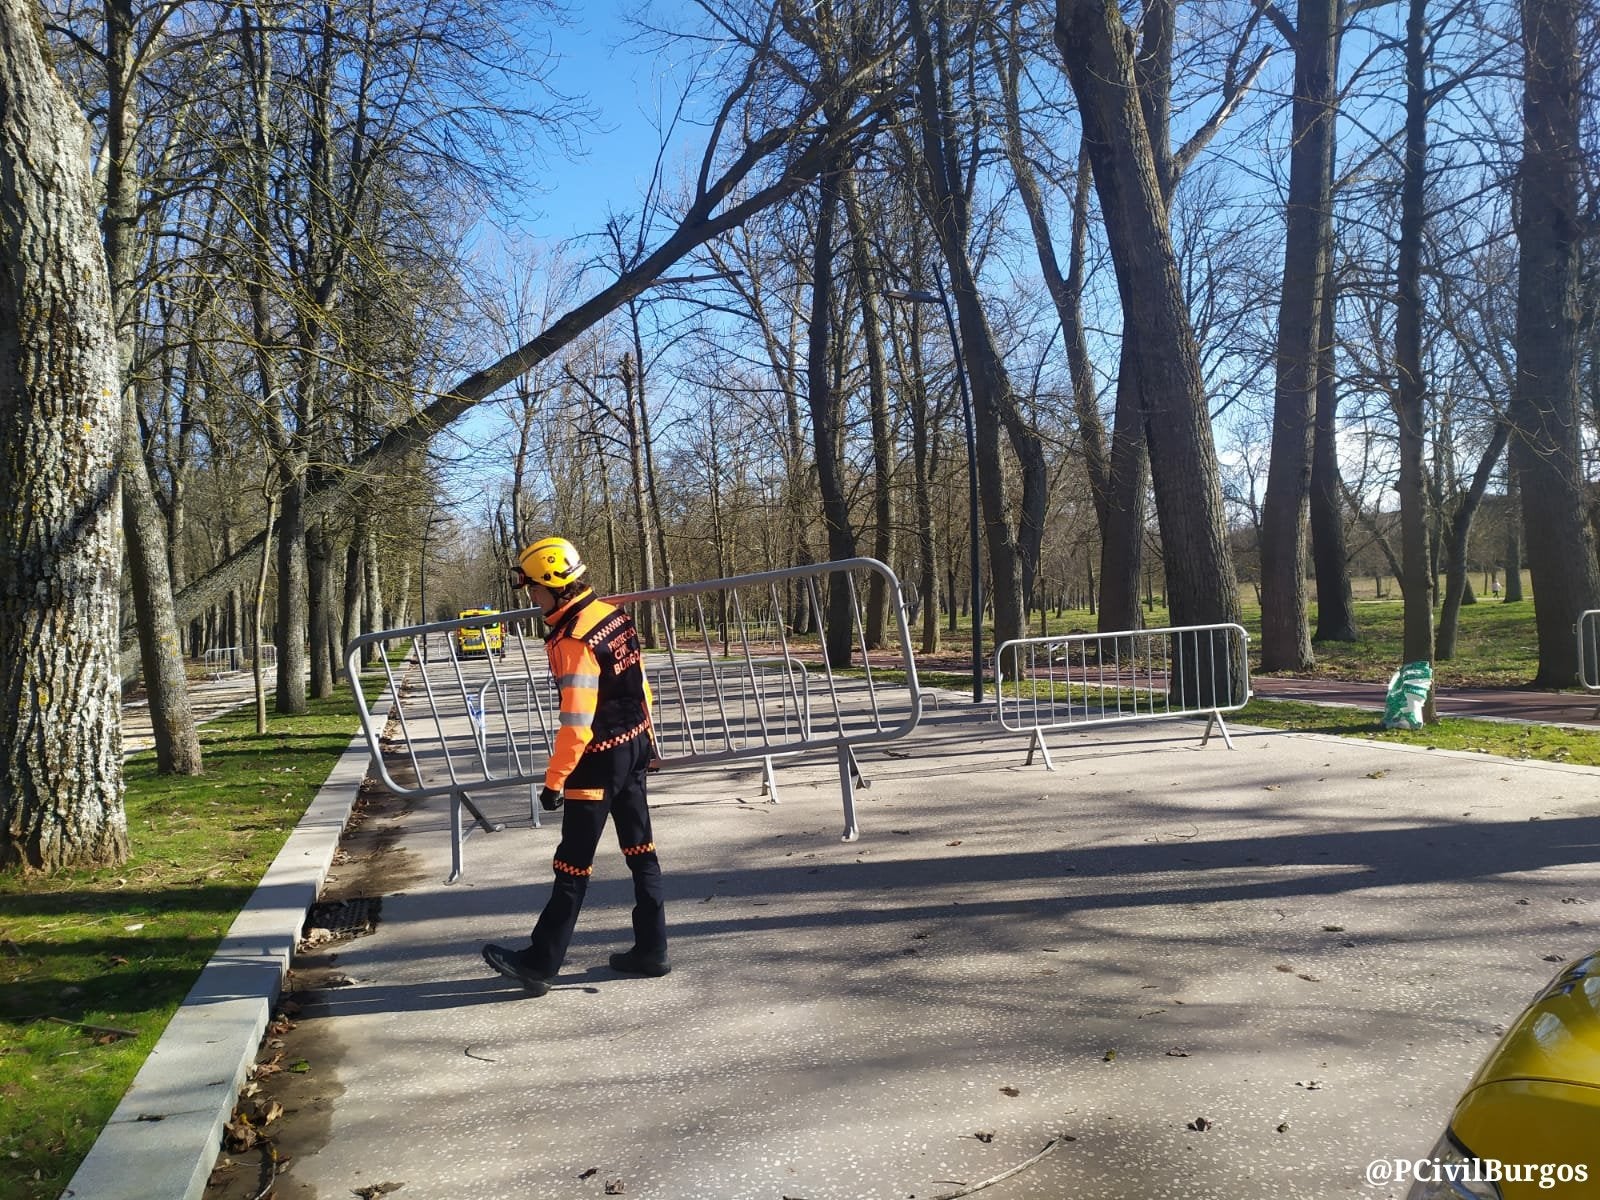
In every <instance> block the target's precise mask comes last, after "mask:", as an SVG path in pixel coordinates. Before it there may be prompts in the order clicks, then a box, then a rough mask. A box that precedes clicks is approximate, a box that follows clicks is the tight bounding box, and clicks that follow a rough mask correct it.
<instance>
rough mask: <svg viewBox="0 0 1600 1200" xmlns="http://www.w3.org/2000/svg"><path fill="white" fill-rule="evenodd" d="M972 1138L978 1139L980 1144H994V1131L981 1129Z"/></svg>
mask: <svg viewBox="0 0 1600 1200" xmlns="http://www.w3.org/2000/svg"><path fill="white" fill-rule="evenodd" d="M972 1136H973V1137H975V1138H977V1139H978V1140H979V1141H980V1142H984V1143H988V1142H992V1141H994V1130H992V1129H980V1130H978V1131H977V1132H975V1133H974V1134H973V1135H972Z"/></svg>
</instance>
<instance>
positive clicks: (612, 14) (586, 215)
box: [529, 0, 659, 241]
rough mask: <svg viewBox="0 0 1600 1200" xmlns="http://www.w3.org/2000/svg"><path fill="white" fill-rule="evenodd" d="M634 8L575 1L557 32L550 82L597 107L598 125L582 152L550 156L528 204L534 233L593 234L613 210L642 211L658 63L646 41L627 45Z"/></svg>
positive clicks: (557, 237)
mask: <svg viewBox="0 0 1600 1200" xmlns="http://www.w3.org/2000/svg"><path fill="white" fill-rule="evenodd" d="M634 7H637V3H636V0H634V3H624V2H623V0H593V2H592V3H587V4H583V3H580V4H574V5H573V9H572V19H571V23H570V26H569V27H567V28H564V29H563V28H558V29H555V30H554V31H553V49H554V51H555V53H556V54H557V55H558V56H559V58H560V60H561V61H560V63H559V65H558V66H557V67H556V69H555V72H554V74H553V77H552V80H551V82H552V85H553V86H554V87H555V88H556V90H558V91H559V92H561V93H563V94H565V95H568V96H571V97H573V98H575V99H579V100H581V102H583V103H585V104H586V105H587V106H588V107H589V108H591V109H593V110H594V111H595V112H596V114H597V124H598V128H597V129H596V130H595V131H593V132H590V133H588V134H586V135H585V137H584V139H583V141H584V150H585V153H584V154H583V155H582V156H581V157H576V158H573V159H570V160H569V159H565V158H562V157H560V156H559V154H556V153H552V154H551V155H550V158H549V161H548V162H547V164H546V166H545V168H544V170H543V173H542V177H541V181H540V183H541V194H540V195H539V196H537V197H535V198H534V199H533V200H532V201H531V202H530V204H529V208H530V213H529V217H530V224H531V229H530V232H531V233H533V234H534V235H536V236H537V237H539V238H547V239H550V240H552V241H561V240H564V239H566V238H569V237H572V236H574V235H577V234H585V233H592V232H594V231H595V230H597V229H599V228H601V227H602V226H603V224H604V222H605V219H606V216H607V214H608V212H609V211H611V210H613V209H614V210H617V211H628V210H631V209H633V208H636V207H637V205H638V201H639V198H640V196H642V195H643V192H644V188H645V186H646V184H647V183H648V182H649V178H650V171H651V168H652V166H653V164H654V162H655V155H656V144H657V140H656V130H655V128H654V126H653V123H652V114H653V113H654V111H655V109H656V107H657V91H658V86H659V85H658V83H657V81H656V80H655V78H654V77H655V75H656V73H657V69H658V64H657V59H656V56H654V55H650V54H647V53H645V52H644V50H643V49H642V48H641V47H640V46H638V45H636V44H622V43H623V42H624V40H625V39H626V38H627V37H628V35H629V33H630V32H631V29H630V27H629V25H628V24H627V23H626V21H625V20H624V18H623V15H622V14H623V12H624V11H625V10H626V9H630V8H634ZM544 31H548V27H547V26H545V27H543V28H542V30H541V32H544Z"/></svg>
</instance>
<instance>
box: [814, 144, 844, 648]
mask: <svg viewBox="0 0 1600 1200" xmlns="http://www.w3.org/2000/svg"><path fill="white" fill-rule="evenodd" d="M839 183H840V168H838V167H837V166H835V167H830V168H829V169H827V170H825V171H824V172H823V173H822V178H821V180H820V186H819V188H818V191H819V193H820V198H819V200H818V205H817V234H816V239H817V240H816V244H815V246H814V247H813V251H812V255H811V326H810V332H809V340H808V343H807V352H806V377H807V383H806V399H807V402H808V404H809V405H810V409H811V434H812V439H813V443H814V446H815V449H816V456H817V489H818V490H819V491H820V492H821V493H822V521H823V524H824V526H826V528H827V531H828V557H829V558H830V559H832V560H833V561H835V562H837V561H839V560H840V559H846V558H854V557H855V555H856V535H855V530H854V529H852V528H851V525H850V506H849V502H848V501H847V500H846V498H845V491H844V479H843V471H842V467H841V464H840V461H839V454H840V443H841V438H842V435H843V429H842V425H843V422H842V419H841V418H842V415H843V414H842V412H841V408H842V407H843V398H842V397H841V396H840V395H839V394H838V392H837V390H836V389H835V388H834V386H833V374H832V370H831V366H832V361H833V251H834V246H833V223H834V213H835V211H836V210H837V208H838V205H839ZM826 603H827V606H828V612H827V622H826V628H825V630H824V635H823V636H824V644H825V646H826V649H827V655H828V663H829V665H831V666H833V667H848V666H849V665H850V661H851V656H852V652H853V650H854V643H855V638H854V629H855V612H854V606H853V605H852V604H851V601H850V593H849V589H848V588H845V587H834V588H830V589H829V590H828V595H827V597H826Z"/></svg>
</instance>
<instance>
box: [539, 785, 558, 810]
mask: <svg viewBox="0 0 1600 1200" xmlns="http://www.w3.org/2000/svg"><path fill="white" fill-rule="evenodd" d="M561 803H562V801H561V793H560V792H558V791H557V790H556V789H555V788H553V787H547V788H545V789H544V790H543V791H541V792H540V793H539V807H540V808H542V809H544V810H545V812H555V811H556V810H557V809H559V808H560V807H561Z"/></svg>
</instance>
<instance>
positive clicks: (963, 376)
mask: <svg viewBox="0 0 1600 1200" xmlns="http://www.w3.org/2000/svg"><path fill="white" fill-rule="evenodd" d="M883 295H885V296H887V297H889V298H890V299H891V300H910V301H912V302H914V303H916V304H938V305H939V306H940V307H942V308H943V309H944V323H945V328H947V329H948V330H949V331H950V349H951V353H953V354H954V355H955V362H956V386H957V387H958V388H959V389H960V391H961V418H962V421H963V422H964V424H965V425H966V433H967V534H968V536H967V541H968V544H969V549H970V552H971V563H970V567H969V569H970V573H971V580H972V584H971V586H972V702H973V703H974V704H982V703H983V575H982V573H981V568H980V566H979V562H978V442H977V435H976V432H975V430H974V429H973V426H972V396H971V394H970V393H969V392H968V390H967V365H966V362H965V361H964V360H963V359H962V357H961V337H960V335H959V334H958V333H957V332H956V319H955V316H954V314H953V313H951V311H950V297H949V295H948V294H947V293H946V292H945V290H944V281H943V280H942V279H941V280H940V281H939V290H938V291H937V292H930V291H928V290H926V289H925V288H917V289H905V290H895V289H890V290H885V291H884V292H883ZM950 603H952V604H954V603H955V597H954V596H952V597H950Z"/></svg>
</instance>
